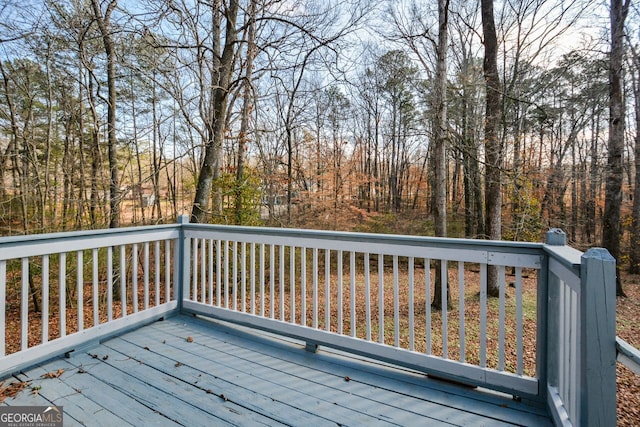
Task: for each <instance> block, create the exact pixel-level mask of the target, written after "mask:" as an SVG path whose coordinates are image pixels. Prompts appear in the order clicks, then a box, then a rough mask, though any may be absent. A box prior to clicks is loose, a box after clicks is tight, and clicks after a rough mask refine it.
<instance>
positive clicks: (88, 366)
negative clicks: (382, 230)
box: [4, 316, 551, 426]
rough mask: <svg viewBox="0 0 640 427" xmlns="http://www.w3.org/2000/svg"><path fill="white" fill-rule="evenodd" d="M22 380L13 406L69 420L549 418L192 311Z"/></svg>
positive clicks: (486, 421) (436, 421)
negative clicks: (47, 409) (50, 410)
mask: <svg viewBox="0 0 640 427" xmlns="http://www.w3.org/2000/svg"><path fill="white" fill-rule="evenodd" d="M59 370H64V372H63V373H62V374H61V375H60V376H59V377H57V378H47V375H46V374H47V373H56V372H60V371H59ZM17 378H18V379H20V380H22V381H31V382H30V388H27V389H25V390H24V391H23V392H21V393H20V394H19V395H18V396H16V397H15V398H9V399H7V400H5V402H4V404H5V405H51V404H54V405H62V406H63V407H64V417H65V418H64V421H65V425H105V426H113V425H118V426H122V425H136V426H140V425H188V426H205V425H206V426H212V425H216V426H217V425H296V426H299V425H305V426H308V425H314V426H316V425H318V426H320V425H367V426H370V425H403V426H406V425H429V426H438V425H459V426H468V425H474V426H481V425H490V426H500V425H531V426H543V425H551V422H550V420H549V418H548V417H547V416H546V415H545V412H544V409H540V408H532V407H530V406H527V405H525V404H523V403H518V402H516V401H514V400H512V399H509V398H508V397H505V396H502V395H497V394H495V393H491V392H485V391H481V390H478V389H470V388H465V387H461V386H457V385H453V384H451V383H446V382H442V381H438V380H435V379H431V378H427V377H426V376H424V375H421V374H418V373H415V372H412V371H409V370H406V369H398V368H395V367H391V366H389V365H386V364H382V363H379V362H373V361H370V360H365V359H362V358H356V357H352V356H350V355H346V354H344V353H339V352H336V351H332V350H327V349H324V348H321V349H320V350H319V351H318V352H317V353H311V352H308V351H306V350H305V348H304V344H302V343H299V342H294V341H291V340H288V339H282V338H279V337H275V336H272V335H267V334H262V333H257V332H254V331H250V330H248V329H245V328H241V327H237V326H232V325H228V324H225V323H219V322H213V321H209V320H205V319H197V318H193V317H188V316H177V317H172V318H169V319H167V320H164V321H159V322H155V323H153V324H151V325H148V326H145V327H142V328H139V329H136V330H133V331H131V332H128V333H126V334H124V335H122V336H119V337H116V338H112V339H109V340H108V341H105V342H103V343H101V344H99V345H96V346H93V347H89V348H87V349H86V350H84V351H78V352H74V353H72V354H71V355H70V357H69V358H59V359H55V360H52V361H50V362H47V363H45V364H43V365H40V366H38V367H36V368H33V369H31V370H29V371H26V372H24V373H22V374H20V375H18V376H17ZM34 389H37V393H34V392H33V390H34Z"/></svg>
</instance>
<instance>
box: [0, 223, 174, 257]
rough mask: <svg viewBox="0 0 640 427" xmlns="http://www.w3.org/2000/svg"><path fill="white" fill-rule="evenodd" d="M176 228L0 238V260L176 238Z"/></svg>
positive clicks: (172, 225)
mask: <svg viewBox="0 0 640 427" xmlns="http://www.w3.org/2000/svg"><path fill="white" fill-rule="evenodd" d="M179 228H180V227H179V226H178V225H175V224H166V225H152V226H143V227H124V228H112V229H101V230H81V231H68V232H62V233H46V234H31V235H15V236H6V237H0V260H2V259H14V258H19V257H24V256H38V255H44V254H49V253H57V252H61V251H71V250H82V249H88V248H92V247H97V246H101V245H104V244H105V240H107V241H109V240H110V241H112V243H110V244H111V245H118V244H125V243H131V242H133V241H140V237H141V236H142V235H146V236H147V238H148V240H154V239H161V238H169V236H168V235H169V234H174V233H175V234H176V236H177V232H178V230H179ZM67 243H68V244H67Z"/></svg>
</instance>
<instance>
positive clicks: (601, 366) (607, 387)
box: [580, 248, 616, 426]
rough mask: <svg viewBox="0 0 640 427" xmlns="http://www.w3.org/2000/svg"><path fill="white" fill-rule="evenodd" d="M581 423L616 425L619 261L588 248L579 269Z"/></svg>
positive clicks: (604, 253) (597, 249)
mask: <svg viewBox="0 0 640 427" xmlns="http://www.w3.org/2000/svg"><path fill="white" fill-rule="evenodd" d="M580 281H581V292H580V313H581V325H580V366H581V369H580V375H581V378H580V384H582V387H581V390H580V424H581V425H583V426H613V425H616V261H615V259H614V258H613V257H612V256H611V254H610V253H609V251H607V250H606V249H603V248H593V249H589V250H588V251H587V252H586V253H585V254H583V255H582V258H581V267H580Z"/></svg>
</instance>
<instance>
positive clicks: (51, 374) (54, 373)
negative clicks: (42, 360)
mask: <svg viewBox="0 0 640 427" xmlns="http://www.w3.org/2000/svg"><path fill="white" fill-rule="evenodd" d="M63 373H64V369H58V370H57V371H51V372H47V373H46V374H42V375H40V378H60V375H62V374H63Z"/></svg>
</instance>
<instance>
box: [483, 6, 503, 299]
mask: <svg viewBox="0 0 640 427" xmlns="http://www.w3.org/2000/svg"><path fill="white" fill-rule="evenodd" d="M481 9H482V33H483V36H484V62H483V70H484V78H485V83H486V92H487V93H486V116H485V122H484V143H485V158H486V174H485V204H486V215H485V218H486V219H485V220H486V232H487V234H488V237H489V238H490V239H495V240H500V239H501V238H502V216H501V215H502V193H501V192H500V184H501V180H502V143H501V141H500V138H498V131H497V130H498V124H499V121H500V108H501V106H500V103H501V101H500V100H501V96H500V77H499V76H498V62H497V58H498V40H497V36H496V26H495V21H494V17H493V0H482V2H481ZM489 267H490V268H488V270H487V293H488V295H490V296H498V294H499V289H498V280H497V279H498V277H497V274H498V272H497V269H496V268H494V267H492V266H489Z"/></svg>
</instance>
